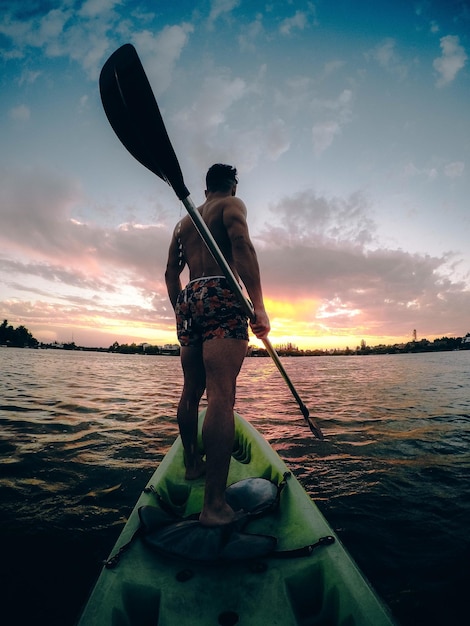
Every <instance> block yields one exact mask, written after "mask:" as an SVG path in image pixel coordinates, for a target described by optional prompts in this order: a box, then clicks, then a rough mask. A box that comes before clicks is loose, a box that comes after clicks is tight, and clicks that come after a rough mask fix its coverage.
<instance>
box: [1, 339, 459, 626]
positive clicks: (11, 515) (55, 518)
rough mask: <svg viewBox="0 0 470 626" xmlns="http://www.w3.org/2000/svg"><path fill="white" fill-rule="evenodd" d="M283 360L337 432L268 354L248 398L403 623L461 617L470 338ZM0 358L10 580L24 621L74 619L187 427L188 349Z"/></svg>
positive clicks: (250, 380) (250, 374)
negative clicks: (411, 350) (314, 429)
mask: <svg viewBox="0 0 470 626" xmlns="http://www.w3.org/2000/svg"><path fill="white" fill-rule="evenodd" d="M283 363H284V365H285V367H286V370H287V371H288V373H289V375H290V377H291V378H292V380H293V382H294V384H295V386H296V388H297V390H298V392H299V394H300V396H301V397H302V400H303V401H304V403H305V404H306V405H307V406H308V407H309V409H310V413H311V415H312V416H313V417H315V418H316V419H318V421H319V423H320V425H321V427H322V430H323V431H324V433H325V435H326V439H325V441H323V442H319V441H318V440H315V439H314V438H313V436H312V435H311V433H310V431H309V429H308V427H307V426H306V423H305V421H304V418H303V416H302V414H301V413H300V411H299V409H298V406H297V404H296V403H295V401H294V400H293V399H292V398H291V396H290V392H289V390H288V388H287V386H286V385H285V383H284V381H283V380H282V378H281V377H280V375H279V373H278V371H277V370H276V368H275V366H274V365H273V364H272V362H271V361H270V360H269V359H265V358H252V359H247V360H246V361H245V364H244V366H243V369H242V372H241V374H240V378H239V385H238V394H237V406H236V408H237V410H238V411H239V412H240V413H241V414H242V415H243V416H244V417H245V418H247V419H248V420H249V421H251V422H252V423H253V424H254V425H255V426H256V427H257V428H258V429H259V430H260V431H261V432H262V433H263V435H264V436H265V437H266V438H267V439H268V440H269V441H270V443H271V444H272V445H273V447H274V448H275V449H276V450H277V451H278V452H279V454H280V455H281V457H282V458H283V459H284V460H285V461H286V463H287V464H288V465H289V466H290V468H291V469H292V470H293V471H294V472H295V474H296V475H297V477H298V478H299V479H300V480H301V482H302V483H303V485H304V486H305V488H306V489H307V491H308V492H309V493H310V494H311V496H312V497H314V498H315V500H316V501H317V502H318V504H319V506H320V508H321V509H322V511H323V512H324V514H325V516H326V517H327V519H328V520H329V521H330V523H331V524H332V526H333V527H334V528H335V529H336V530H337V531H338V532H339V534H340V536H341V538H342V539H343V541H344V543H345V544H346V546H347V547H348V548H349V550H350V551H351V552H352V554H353V556H354V557H355V559H356V560H357V562H358V563H359V565H360V566H361V568H362V569H363V570H364V572H365V573H366V575H367V576H368V577H369V578H370V579H371V581H372V582H373V584H374V586H375V587H376V589H377V590H378V591H379V593H380V594H381V595H382V596H383V597H384V598H385V599H386V601H387V602H388V603H389V605H390V606H391V608H392V610H393V611H394V613H395V614H396V615H397V616H398V618H399V619H400V620H401V622H402V623H403V624H414V625H415V624H427V625H432V624H436V625H437V624H441V623H446V624H447V623H448V624H451V623H456V624H457V623H459V621H458V620H457V617H458V614H459V610H460V609H462V608H463V599H462V598H463V597H464V593H463V581H464V580H466V578H465V576H464V567H465V568H466V567H467V562H468V556H469V546H468V538H467V534H468V522H467V520H468V514H469V507H470V498H469V479H468V476H469V472H468V469H469V465H470V462H469V460H470V459H469V439H470V429H469V416H470V397H469V394H468V380H469V375H470V352H452V353H441V354H414V355H412V354H410V355H393V356H388V355H387V356H362V357H358V356H350V357H308V358H287V359H283ZM0 368H1V369H0V384H1V387H0V388H1V389H2V393H1V396H0V419H1V431H0V457H1V460H2V465H1V473H0V494H1V497H2V520H1V521H0V524H1V528H2V530H3V531H4V536H5V537H7V538H8V541H7V546H8V548H7V552H6V554H5V555H4V563H7V564H8V567H4V570H3V574H2V588H3V589H4V590H7V591H8V593H7V597H9V598H10V599H11V602H12V605H13V603H14V602H15V600H16V601H17V602H19V604H18V605H15V610H16V613H15V615H16V617H15V623H16V624H21V623H25V624H26V623H30V622H31V618H32V616H34V619H35V620H36V623H40V620H41V616H42V617H43V618H44V620H45V621H44V622H43V623H48V624H49V625H50V626H53V625H54V624H60V625H61V626H67V624H73V623H74V620H75V618H76V616H77V612H78V611H79V608H80V603H81V602H83V600H84V599H85V597H86V594H87V591H88V589H89V587H90V585H91V584H92V582H93V578H94V577H95V576H96V574H97V572H98V569H99V566H100V565H99V564H100V560H101V559H102V558H103V557H105V556H106V555H107V553H108V552H109V550H110V548H111V546H112V544H113V543H114V541H115V539H116V537H117V534H118V532H119V530H120V527H121V525H122V523H123V522H124V521H125V518H126V516H127V515H128V513H129V512H130V510H131V508H132V506H133V504H134V502H135V500H136V499H137V496H138V494H139V491H140V490H141V488H142V487H143V486H144V484H145V483H146V481H147V479H148V477H149V475H150V473H151V472H152V471H153V470H154V468H155V465H156V463H157V462H158V461H159V460H160V459H161V458H162V456H163V455H164V453H165V452H166V450H167V449H168V448H169V446H170V445H171V443H172V442H173V440H174V438H175V436H176V435H177V427H176V422H175V413H176V403H177V400H178V394H179V390H180V386H181V381H182V378H181V372H180V366H179V360H178V359H176V358H172V357H153V356H137V355H117V354H101V353H81V352H63V351H60V352H56V351H32V350H15V349H0ZM21 557H23V558H24V559H27V560H28V563H29V566H28V567H27V568H25V567H22V566H21V561H22V559H21ZM465 571H466V569H465ZM71 581H74V582H73V585H71ZM25 589H27V590H28V593H29V594H30V597H31V599H32V600H31V602H30V603H26V604H25V603H24V602H23V603H22V602H21V601H20V596H22V595H23V594H24V592H25ZM52 589H54V590H56V592H57V593H56V594H54V595H51V591H52ZM31 594H32V595H31ZM57 596H60V598H61V600H57ZM437 596H439V602H436V597H437ZM35 597H37V603H35V602H34V598H35ZM48 597H50V598H51V600H50V601H47V600H45V598H48ZM38 607H42V608H38ZM38 611H39V612H38ZM41 611H42V613H41Z"/></svg>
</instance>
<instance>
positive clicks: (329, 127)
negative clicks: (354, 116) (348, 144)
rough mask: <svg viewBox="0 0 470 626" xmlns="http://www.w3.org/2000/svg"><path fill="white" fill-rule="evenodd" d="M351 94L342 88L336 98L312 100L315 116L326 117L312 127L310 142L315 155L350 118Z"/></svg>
mask: <svg viewBox="0 0 470 626" xmlns="http://www.w3.org/2000/svg"><path fill="white" fill-rule="evenodd" d="M352 100H353V94H352V91H351V90H350V89H344V90H343V91H342V92H341V93H340V95H339V96H338V98H337V99H336V100H318V99H317V100H314V103H313V106H314V109H315V117H316V118H317V117H319V116H320V115H323V116H325V117H326V118H327V119H325V120H324V121H321V122H317V123H315V124H314V125H313V127H312V142H313V151H314V154H315V156H317V157H319V156H320V155H321V154H323V152H325V150H327V149H328V148H329V147H330V146H331V144H332V143H333V141H334V140H335V139H336V137H338V136H339V135H340V134H341V131H342V128H343V126H344V125H345V124H347V123H348V122H349V121H350V119H351V112H352Z"/></svg>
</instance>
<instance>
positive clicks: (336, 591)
mask: <svg viewBox="0 0 470 626" xmlns="http://www.w3.org/2000/svg"><path fill="white" fill-rule="evenodd" d="M203 419H204V412H202V413H201V415H200V424H199V425H200V430H201V427H202V422H203ZM235 425H236V441H235V446H234V451H233V455H232V460H231V465H230V472H229V480H228V485H230V487H229V488H228V490H227V500H228V501H229V502H230V504H231V505H232V506H233V507H234V508H238V505H241V507H240V508H243V509H244V510H245V511H246V515H242V516H241V519H240V520H238V521H237V522H236V523H235V524H233V525H231V526H230V527H224V528H222V529H220V528H217V529H212V528H210V529H208V528H204V527H202V526H201V525H200V524H199V522H198V521H197V513H198V512H199V511H200V510H201V508H202V499H203V493H204V480H203V479H202V478H201V479H198V480H196V481H187V480H185V478H184V462H183V448H182V444H181V440H180V438H179V437H178V438H177V440H176V441H175V443H174V444H173V446H172V447H171V449H170V450H169V452H168V453H167V455H166V456H165V458H164V459H163V461H162V462H161V464H160V465H159V467H158V468H157V470H156V471H155V473H154V474H153V476H152V478H151V480H150V482H149V484H148V485H147V487H146V488H145V489H144V491H143V493H142V494H141V496H140V498H139V500H138V501H137V504H136V506H135V508H134V510H133V511H132V513H131V515H130V517H129V520H128V522H127V524H126V525H125V527H124V529H123V531H122V533H121V535H120V537H119V538H118V541H117V542H116V545H115V547H114V549H113V551H112V553H111V555H110V558H109V560H108V562H107V565H106V566H105V567H104V568H103V571H102V572H101V574H100V576H99V578H98V581H97V583H96V585H95V587H94V589H93V591H92V593H91V596H90V598H89V600H88V603H87V604H86V606H85V609H84V611H83V613H82V616H81V619H80V621H79V626H150V625H153V626H211V625H212V624H214V625H221V626H235V625H236V624H239V625H240V626H265V625H267V624H269V626H275V625H278V626H314V625H324V626H340V625H341V626H354V625H356V626H368V625H370V626H382V625H391V624H393V620H392V618H391V616H390V614H389V612H388V610H387V608H386V607H385V606H384V604H383V603H382V602H381V601H380V600H379V598H378V597H377V595H376V594H375V592H374V591H373V590H372V588H371V587H370V585H369V583H368V582H367V580H366V579H365V578H364V576H363V574H362V573H361V571H360V570H359V568H358V567H357V565H356V564H355V563H354V561H353V560H352V558H351V557H350V556H349V554H348V553H347V552H346V550H345V549H344V547H343V546H342V544H341V543H340V541H339V540H338V538H337V537H336V536H335V534H334V532H333V530H332V529H331V527H330V526H329V525H328V523H327V522H326V520H325V518H324V517H323V515H322V514H321V513H320V511H319V510H318V508H317V506H316V505H315V504H314V502H313V501H312V500H311V499H310V497H309V496H308V494H307V493H306V492H305V491H304V489H303V488H302V487H301V485H300V483H299V482H298V481H297V480H296V479H295V478H294V476H292V475H291V474H290V472H289V470H288V469H287V467H286V465H285V464H284V463H283V461H282V460H281V459H280V458H279V456H278V455H277V453H276V452H275V451H274V450H273V449H272V448H271V446H270V445H269V444H268V443H267V442H266V440H265V439H264V438H263V437H262V436H261V435H260V433H259V432H258V431H257V430H255V429H254V428H253V426H251V425H250V424H249V423H247V422H246V421H245V420H243V418H241V417H240V416H239V415H238V414H235ZM248 479H249V480H248Z"/></svg>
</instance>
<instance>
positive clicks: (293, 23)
mask: <svg viewBox="0 0 470 626" xmlns="http://www.w3.org/2000/svg"><path fill="white" fill-rule="evenodd" d="M306 25H307V14H306V13H304V12H303V11H296V12H295V15H293V16H292V17H286V19H285V20H283V21H282V22H281V24H280V26H279V32H280V33H281V35H290V34H291V33H292V31H293V30H294V29H298V30H303V29H304V28H305V26H306Z"/></svg>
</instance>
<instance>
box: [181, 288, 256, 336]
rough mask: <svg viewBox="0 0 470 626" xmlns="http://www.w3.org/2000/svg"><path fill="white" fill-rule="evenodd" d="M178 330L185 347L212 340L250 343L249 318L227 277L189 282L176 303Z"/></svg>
mask: <svg viewBox="0 0 470 626" xmlns="http://www.w3.org/2000/svg"><path fill="white" fill-rule="evenodd" d="M175 313H176V330H177V333H178V340H179V342H180V344H181V345H182V346H198V345H201V344H202V343H203V342H204V341H208V340H209V339H243V340H245V341H248V318H247V316H246V315H245V314H244V312H243V310H242V307H241V304H240V302H239V301H238V298H237V297H236V295H235V294H234V293H233V291H232V290H231V289H230V288H229V286H228V283H227V279H226V278H225V276H206V277H204V278H197V279H195V280H192V281H190V282H189V283H188V284H187V285H186V287H185V288H184V289H183V291H182V292H181V293H180V294H179V296H178V300H177V302H176V308H175Z"/></svg>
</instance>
